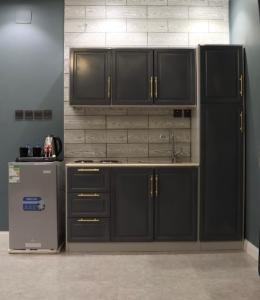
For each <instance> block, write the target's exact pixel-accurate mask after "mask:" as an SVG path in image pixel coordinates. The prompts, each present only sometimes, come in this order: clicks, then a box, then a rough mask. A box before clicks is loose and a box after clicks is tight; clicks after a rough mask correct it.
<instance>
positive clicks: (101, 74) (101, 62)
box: [70, 49, 111, 105]
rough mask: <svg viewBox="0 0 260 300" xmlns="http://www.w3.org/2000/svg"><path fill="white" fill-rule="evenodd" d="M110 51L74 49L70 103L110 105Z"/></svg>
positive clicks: (71, 57)
mask: <svg viewBox="0 0 260 300" xmlns="http://www.w3.org/2000/svg"><path fill="white" fill-rule="evenodd" d="M110 57H111V52H110V51H109V50H101V49H100V50H95V49H93V50H91V49H72V50H71V54H70V103H71V104H72V105H73V104H81V105H83V104H97V105H100V104H110V98H111V91H110V89H111V87H110V80H111V77H110Z"/></svg>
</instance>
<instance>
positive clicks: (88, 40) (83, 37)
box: [65, 33, 106, 48]
mask: <svg viewBox="0 0 260 300" xmlns="http://www.w3.org/2000/svg"><path fill="white" fill-rule="evenodd" d="M105 42H106V38H105V33H66V34H65V44H66V45H67V46H69V47H71V48H73V47H90V46H91V47H104V46H105Z"/></svg>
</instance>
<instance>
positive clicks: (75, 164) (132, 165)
mask: <svg viewBox="0 0 260 300" xmlns="http://www.w3.org/2000/svg"><path fill="white" fill-rule="evenodd" d="M66 167H76V168H78V167H87V168H91V167H98V168H105V167H178V168H179V167H199V163H192V162H188V163H159V162H156V163H153V162H148V163H142V162H140V163H139V162H136V163H133V162H129V163H126V162H123V163H120V162H119V163H99V162H97V163H95V162H93V163H73V162H72V163H67V164H66Z"/></svg>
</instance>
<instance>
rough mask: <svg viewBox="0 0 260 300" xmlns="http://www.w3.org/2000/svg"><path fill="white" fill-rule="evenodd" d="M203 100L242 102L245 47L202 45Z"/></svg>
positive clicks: (211, 101) (209, 101) (207, 101)
mask: <svg viewBox="0 0 260 300" xmlns="http://www.w3.org/2000/svg"><path fill="white" fill-rule="evenodd" d="M200 53H201V60H200V64H201V67H200V68H201V102H202V103H240V102H241V101H242V100H243V89H244V87H243V85H244V78H243V65H244V62H243V48H242V47H241V46H217V45H216V46H202V47H200Z"/></svg>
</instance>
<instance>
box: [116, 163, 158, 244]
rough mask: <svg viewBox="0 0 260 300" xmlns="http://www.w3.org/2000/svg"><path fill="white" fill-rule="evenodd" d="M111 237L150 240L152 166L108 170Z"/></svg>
mask: <svg viewBox="0 0 260 300" xmlns="http://www.w3.org/2000/svg"><path fill="white" fill-rule="evenodd" d="M111 188H112V194H111V240H113V241H128V242H131V241H152V239H153V170H152V169H146V168H120V169H113V170H111Z"/></svg>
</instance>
